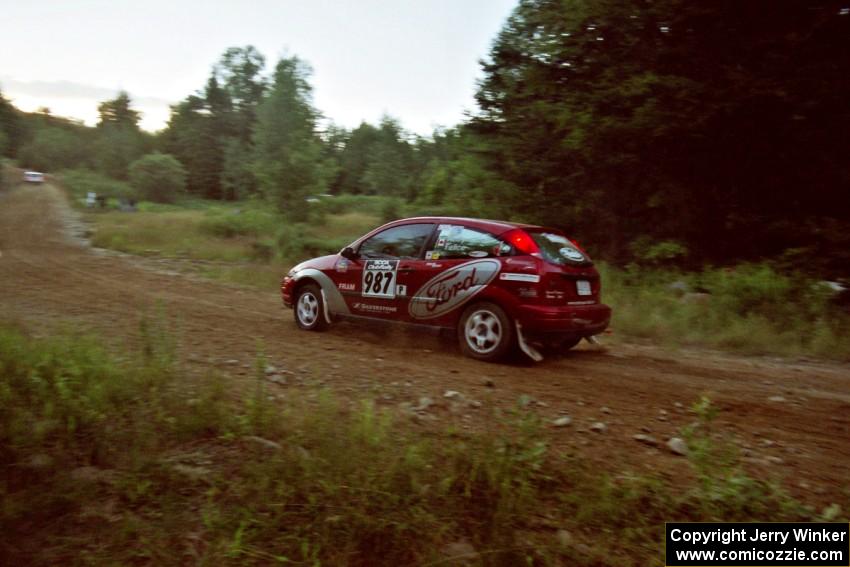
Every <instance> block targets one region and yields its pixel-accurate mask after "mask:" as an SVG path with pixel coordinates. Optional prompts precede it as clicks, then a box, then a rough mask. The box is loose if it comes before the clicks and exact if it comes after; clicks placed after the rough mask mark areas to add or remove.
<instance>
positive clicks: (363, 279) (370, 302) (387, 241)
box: [340, 223, 434, 320]
mask: <svg viewBox="0 0 850 567" xmlns="http://www.w3.org/2000/svg"><path fill="white" fill-rule="evenodd" d="M433 232H434V224H433V223H409V224H403V225H396V226H393V227H390V228H387V229H385V230H382V231H381V232H379V233H377V234H375V235H373V236H371V237H369V238H368V239H366V240H364V241H363V242H361V243H360V245H359V246H358V249H357V251H356V252H357V253H358V255H359V258H358V259H357V260H356V261H350V262H349V263H348V265H347V266H346V274H345V277H344V282H343V278H341V279H340V282H341V283H340V285H343V284H344V288H342V287H341V288H340V291H341V292H342V294H343V297H344V298H345V301H346V303H347V304H348V308H349V310H350V312H351V313H352V314H353V315H359V316H363V317H373V318H378V319H390V320H405V319H406V318H407V317H406V313H407V308H408V301H409V293H408V289H409V286H410V284H411V278H412V277H413V274H414V273H415V269H416V262H417V261H418V260H419V259H420V258H421V255H422V251H423V249H424V247H425V244H426V243H427V242H428V241H429V240H430V239H431V236H432V234H433Z"/></svg>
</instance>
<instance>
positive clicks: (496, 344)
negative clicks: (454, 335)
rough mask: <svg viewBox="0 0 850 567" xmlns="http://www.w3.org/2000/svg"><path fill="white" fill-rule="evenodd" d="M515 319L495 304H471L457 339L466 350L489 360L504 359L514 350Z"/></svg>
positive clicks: (459, 326) (464, 316) (469, 354)
mask: <svg viewBox="0 0 850 567" xmlns="http://www.w3.org/2000/svg"><path fill="white" fill-rule="evenodd" d="M515 340H516V334H515V333H514V327H513V322H512V321H511V319H510V317H508V315H507V313H505V311H504V309H502V308H501V307H499V306H498V305H496V304H495V303H489V302H481V303H476V304H474V305H471V306H469V307H468V308H467V309H466V311H464V312H463V316H462V317H461V318H460V322H459V323H458V341H459V342H460V348H461V350H462V351H463V353H464V354H465V355H467V356H470V357H472V358H476V359H478V360H485V361H488V362H492V361H496V360H501V359H503V358H505V357H506V356H507V355H508V354H510V352H511V351H512V350H513V349H514V344H515Z"/></svg>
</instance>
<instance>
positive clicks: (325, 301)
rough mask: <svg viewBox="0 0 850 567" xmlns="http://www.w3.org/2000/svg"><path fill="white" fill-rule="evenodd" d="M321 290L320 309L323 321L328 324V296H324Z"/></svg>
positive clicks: (329, 315) (329, 320)
mask: <svg viewBox="0 0 850 567" xmlns="http://www.w3.org/2000/svg"><path fill="white" fill-rule="evenodd" d="M321 292H322V311H324V315H325V322H327V324H328V325H330V324H331V313H330V311H328V298H327V296H325V290H321Z"/></svg>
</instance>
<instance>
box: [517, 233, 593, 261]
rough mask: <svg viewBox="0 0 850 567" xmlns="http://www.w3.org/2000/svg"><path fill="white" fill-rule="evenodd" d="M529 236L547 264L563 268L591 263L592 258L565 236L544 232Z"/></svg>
mask: <svg viewBox="0 0 850 567" xmlns="http://www.w3.org/2000/svg"><path fill="white" fill-rule="evenodd" d="M528 235H529V236H531V238H532V239H533V240H534V242H535V243H536V244H537V246H538V247H539V248H540V253H541V255H542V256H543V259H544V260H546V261H547V262H551V263H553V264H560V265H562V266H563V265H570V264H587V263H588V262H590V258H588V257H587V255H586V254H585V253H584V252H582V251H581V250H579V249H578V247H577V246H576V245H575V244H573V243H572V242H570V240H569V239H568V238H567V237H566V236H564V235H563V234H558V233H556V232H545V231H544V232H529V233H528Z"/></svg>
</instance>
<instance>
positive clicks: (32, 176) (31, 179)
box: [24, 171, 44, 183]
mask: <svg viewBox="0 0 850 567" xmlns="http://www.w3.org/2000/svg"><path fill="white" fill-rule="evenodd" d="M24 181H26V182H27V183H44V174H43V173H40V172H38V171H25V172H24Z"/></svg>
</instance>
